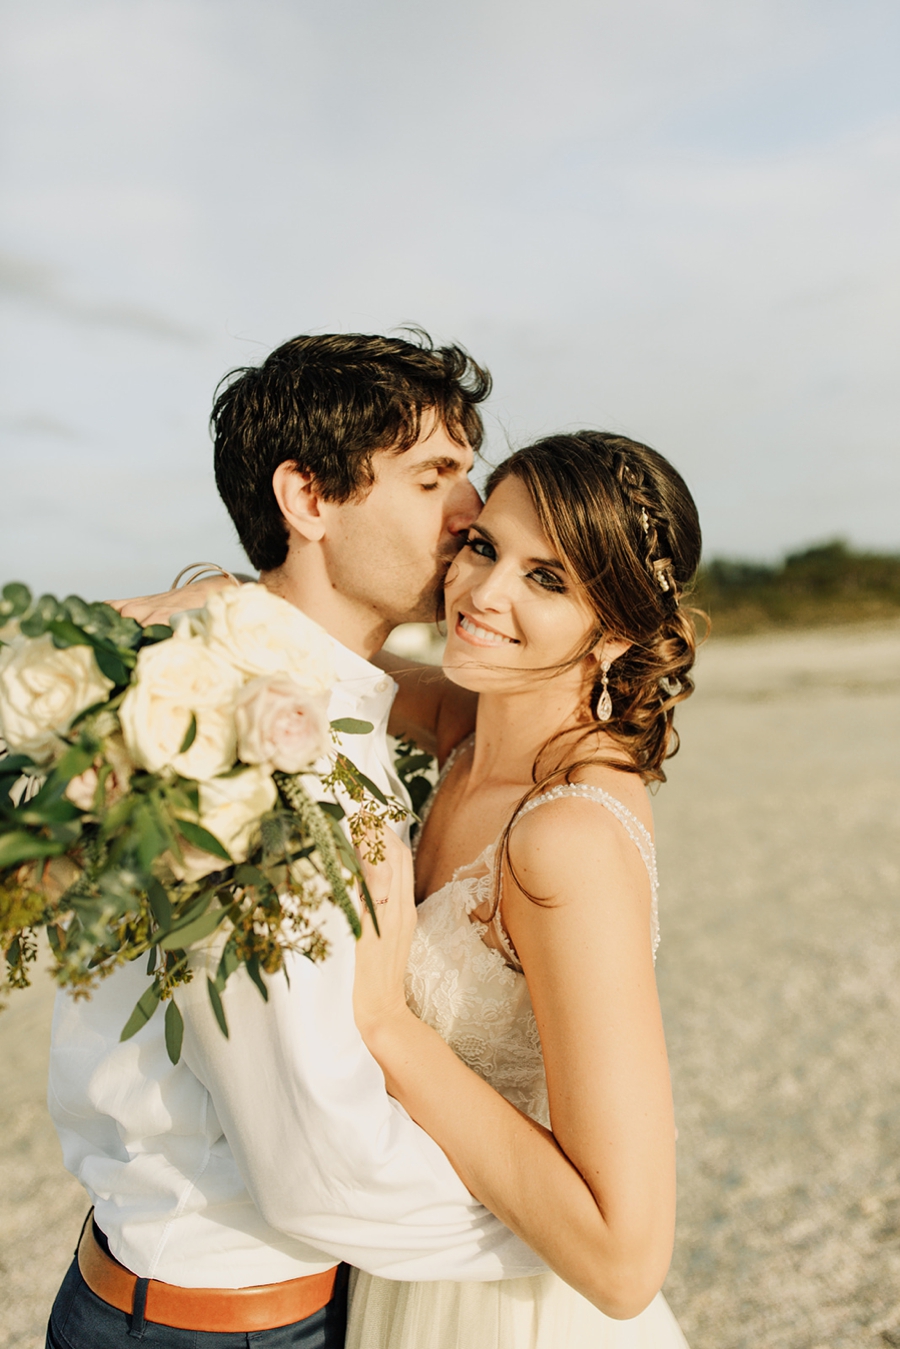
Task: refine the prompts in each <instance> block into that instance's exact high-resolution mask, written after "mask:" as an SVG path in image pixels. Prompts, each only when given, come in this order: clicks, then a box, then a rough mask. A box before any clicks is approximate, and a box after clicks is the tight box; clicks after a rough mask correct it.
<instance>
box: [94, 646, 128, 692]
mask: <svg viewBox="0 0 900 1349" xmlns="http://www.w3.org/2000/svg"><path fill="white" fill-rule="evenodd" d="M94 655H95V657H96V659H97V664H98V665H99V666H100V669H101V671H102V673H103V674H105V675H106V677H107V679H111V680H112V682H113V683H114V684H127V683H128V679H129V676H128V669H127V667H126V666H125V664H124V663H123V661H122V658H121V656H118V655H116V654H115V652H113V651H109V650H108V649H107V648H106V647H105V646H96V645H95V646H94Z"/></svg>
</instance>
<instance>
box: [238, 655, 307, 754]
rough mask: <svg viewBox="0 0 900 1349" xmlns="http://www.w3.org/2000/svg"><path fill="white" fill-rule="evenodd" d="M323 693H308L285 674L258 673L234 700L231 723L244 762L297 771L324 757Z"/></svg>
mask: <svg viewBox="0 0 900 1349" xmlns="http://www.w3.org/2000/svg"><path fill="white" fill-rule="evenodd" d="M327 707H328V695H327V694H326V693H319V694H313V695H310V694H308V693H307V692H306V690H305V689H304V688H303V687H302V686H301V685H300V684H298V683H297V681H296V680H295V679H293V678H292V677H291V676H290V675H288V674H277V675H260V676H259V677H258V678H256V679H251V680H250V682H249V683H248V684H245V685H244V687H243V688H242V689H241V691H240V693H239V694H238V697H237V702H236V704H235V709H234V722H235V728H236V730H237V747H238V755H239V757H240V758H241V759H242V760H243V762H244V763H249V764H265V765H267V766H268V767H269V768H270V769H272V768H279V769H280V770H281V771H282V772H283V773H299V772H301V771H302V770H303V769H304V768H309V767H310V766H311V765H312V764H313V763H314V762H315V760H316V759H318V758H319V757H320V756H321V755H323V754H325V753H327V751H328V747H329V743H330V735H329V726H328V717H327V715H326V712H327Z"/></svg>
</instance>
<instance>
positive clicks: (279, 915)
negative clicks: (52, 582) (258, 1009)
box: [0, 585, 406, 1062]
mask: <svg viewBox="0 0 900 1349" xmlns="http://www.w3.org/2000/svg"><path fill="white" fill-rule="evenodd" d="M333 680H334V671H333V668H332V645H331V641H330V639H329V637H328V635H327V634H326V633H325V632H324V631H323V630H322V629H321V628H320V627H319V626H318V625H317V624H315V623H314V622H312V620H311V619H309V618H307V617H306V616H305V615H304V614H302V613H301V612H300V611H299V610H298V609H295V608H294V607H293V606H292V605H290V604H288V603H287V602H286V601H284V600H281V599H278V598H277V597H276V596H274V595H271V594H270V593H269V592H268V591H267V590H266V589H265V588H264V587H263V586H260V585H244V586H241V587H240V588H235V589H233V590H226V591H223V592H221V593H219V594H217V595H214V596H213V597H212V598H211V599H210V600H209V602H208V604H207V605H206V607H205V608H204V609H202V610H197V611H194V612H192V613H189V614H183V615H180V616H179V617H178V618H177V619H176V621H175V625H174V629H173V628H169V627H162V626H156V627H148V628H141V627H140V626H139V625H138V624H137V623H135V622H134V620H132V619H128V618H122V617H121V615H119V614H118V613H117V612H116V611H115V610H114V609H112V608H110V607H109V606H108V605H105V604H87V603H85V602H84V601H83V600H80V599H78V598H77V597H75V596H71V597H69V598H68V599H67V600H64V601H62V602H60V601H58V600H56V599H54V598H53V596H50V595H44V596H42V597H41V598H40V599H38V600H36V601H33V600H32V597H31V594H30V592H29V591H28V589H27V588H26V587H25V586H23V585H8V586H6V587H5V588H4V589H3V591H2V598H0V738H2V742H5V751H4V749H3V745H2V743H0V755H2V757H0V944H2V947H3V949H4V951H5V953H6V961H7V986H8V987H10V986H11V987H25V986H27V984H28V982H29V979H28V974H29V966H30V965H31V964H32V962H33V961H34V960H35V959H36V956H37V934H38V931H39V929H40V928H42V927H43V928H45V929H46V932H47V936H48V938H49V941H50V946H51V949H52V952H53V956H54V960H55V975H56V978H57V980H58V982H59V983H60V984H61V985H63V986H66V987H68V988H70V989H71V990H72V991H73V992H74V993H75V995H76V996H77V995H79V994H82V995H85V996H86V995H88V994H89V992H90V990H91V989H92V988H93V987H94V985H95V984H96V982H97V980H99V979H100V978H102V977H103V976H104V975H106V974H108V973H110V972H111V971H112V970H114V969H115V968H116V967H117V966H118V965H120V964H122V963H123V962H124V961H128V960H135V959H138V958H140V957H143V958H145V959H146V961H147V972H148V974H152V975H153V982H152V983H151V984H150V986H149V988H148V989H147V991H146V992H145V993H144V995H143V996H142V997H141V999H140V1001H139V1002H138V1004H137V1006H136V1007H135V1008H134V1011H133V1012H132V1014H131V1017H130V1018H129V1020H128V1022H127V1024H126V1025H125V1027H124V1028H123V1031H122V1038H123V1039H127V1038H128V1037H129V1036H131V1035H133V1034H134V1033H135V1032H136V1031H138V1030H139V1029H140V1028H141V1026H143V1025H144V1024H145V1022H146V1021H148V1020H149V1019H150V1017H151V1016H152V1015H153V1014H154V1012H155V1011H156V1009H157V1007H158V1006H159V1004H160V1003H161V1002H166V1003H167V1010H166V1015H165V1034H166V1045H167V1047H168V1051H169V1055H170V1057H171V1058H172V1060H173V1062H176V1061H177V1060H178V1057H179V1055H180V1051H181V1041H182V1033H183V1024H182V1020H181V1015H180V1013H179V1011H178V1007H177V1005H176V1003H175V1001H174V1000H173V999H172V996H171V995H172V991H173V989H174V988H176V987H177V985H178V984H180V983H184V982H186V981H187V980H189V979H190V978H191V976H192V970H191V965H190V960H189V951H190V948H191V947H192V946H193V945H195V944H196V943H198V942H204V941H210V940H212V939H213V936H214V934H215V935H216V937H217V939H218V941H219V942H221V940H222V937H223V935H224V937H225V940H224V945H223V947H222V955H221V959H220V961H219V964H218V970H217V973H216V977H215V978H214V979H208V981H207V982H208V990H209V998H210V1002H211V1004H212V1008H213V1011H214V1013H215V1015H216V1018H217V1020H218V1022H219V1025H220V1027H221V1029H222V1031H223V1033H224V1034H226V1035H227V1034H228V1026H227V1021H226V1018H225V1012H224V1009H223V1005H222V996H221V995H222V992H223V990H224V987H225V984H226V982H227V980H228V978H229V976H230V975H231V974H232V973H233V972H234V971H235V970H236V969H237V968H238V966H240V965H244V966H246V969H247V973H248V974H249V976H250V978H251V979H252V980H253V981H254V983H255V984H256V986H257V988H258V989H259V992H260V994H261V995H262V997H263V998H267V997H268V992H267V989H266V984H265V981H264V979H263V977H262V976H263V973H265V974H273V973H275V972H276V971H278V970H280V969H281V968H282V967H283V963H284V956H285V953H286V952H287V951H299V952H301V953H302V954H304V955H306V956H308V957H309V958H310V959H312V960H322V959H324V958H325V956H326V955H327V944H326V942H325V940H324V938H323V936H322V934H321V932H320V931H319V930H318V928H317V926H316V922H315V912H316V910H317V909H318V908H320V906H321V905H322V904H323V902H331V903H333V904H335V905H337V906H338V907H339V908H340V909H341V910H342V912H343V913H344V914H345V916H346V919H347V922H348V923H349V925H350V927H351V929H352V930H353V932H354V933H355V934H356V935H357V936H358V935H359V932H360V925H359V917H358V913H357V908H356V905H355V903H354V900H353V897H352V894H351V889H352V886H353V883H354V881H355V882H356V883H357V884H358V885H359V887H360V890H361V892H362V894H363V897H364V899H365V902H366V904H367V905H368V906H369V907H370V911H371V912H372V914H373V918H374V910H371V899H370V897H369V894H368V891H367V889H366V886H365V882H364V880H363V877H362V874H361V869H360V865H359V860H358V857H357V854H356V852H355V851H354V849H353V847H352V846H351V844H350V842H349V841H348V839H347V837H346V836H345V834H344V832H343V829H342V828H341V820H342V819H344V816H345V812H344V809H343V808H342V807H341V806H340V805H338V804H337V803H336V802H335V801H334V800H333V799H321V798H322V797H323V795H325V796H329V797H334V795H335V794H336V793H337V794H338V795H340V796H342V797H343V799H344V800H345V801H347V803H348V807H349V813H348V824H349V829H350V834H351V838H352V839H353V841H354V842H356V843H358V844H360V845H362V846H364V847H365V848H366V849H367V855H369V856H374V857H376V858H377V855H378V853H379V851H380V847H381V842H380V840H381V838H382V833H381V831H382V830H383V828H384V825H385V821H386V820H389V819H399V818H402V816H403V815H404V814H406V810H405V807H404V806H403V805H402V804H401V803H400V802H399V801H397V800H394V799H389V798H387V797H385V796H384V794H383V793H382V792H381V791H380V790H379V789H378V787H377V786H376V785H375V784H374V783H372V782H371V781H369V779H368V778H366V777H365V776H364V775H363V774H362V773H360V772H359V770H358V769H356V767H355V766H354V765H353V763H352V762H351V761H350V760H349V759H348V758H347V757H346V756H345V755H344V754H342V753H341V752H339V750H338V747H337V745H336V743H335V741H336V737H337V735H338V734H343V735H353V734H365V733H366V732H367V731H370V730H371V729H372V728H371V726H370V725H369V723H367V722H361V721H355V720H352V719H344V720H341V721H337V722H333V723H331V724H329V722H328V720H327V715H326V709H327V705H328V697H329V691H330V689H331V685H332V683H333Z"/></svg>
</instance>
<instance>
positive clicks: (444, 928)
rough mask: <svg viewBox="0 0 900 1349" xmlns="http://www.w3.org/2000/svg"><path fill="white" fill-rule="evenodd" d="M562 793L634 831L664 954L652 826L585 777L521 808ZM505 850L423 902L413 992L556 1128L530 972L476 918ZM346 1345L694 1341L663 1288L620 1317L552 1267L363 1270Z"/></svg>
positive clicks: (520, 1100)
mask: <svg viewBox="0 0 900 1349" xmlns="http://www.w3.org/2000/svg"><path fill="white" fill-rule="evenodd" d="M460 748H461V747H460ZM453 757H455V756H451V759H450V760H448V762H447V763H446V764H445V766H444V772H443V773H442V775H441V777H442V778H443V777H444V775H445V774H446V772H447V770H448V769H449V768H450V764H451V762H452V759H453ZM560 796H580V797H587V798H588V799H590V800H593V801H596V802H597V803H598V805H600V806H602V807H605V808H606V809H607V810H609V811H611V812H612V814H613V815H615V817H616V818H617V819H618V820H619V821H620V822H621V823H622V825H623V827H624V828H625V829H626V830H627V832H628V834H629V835H630V837H631V838H632V839H633V841H634V843H635V844H636V846H637V848H638V849H639V851H640V854H641V857H642V858H643V860H644V863H645V865H646V867H647V870H648V872H649V874H650V883H651V887H652V892H653V910H652V919H651V926H652V931H651V933H650V934H648V935H649V938H650V940H652V942H653V949H654V953H655V951H656V946H657V943H658V940H659V935H658V934H659V925H658V920H657V905H656V891H657V878H656V860H655V854H654V849H653V843H652V840H651V838H650V835H649V834H648V832H647V830H646V829H645V827H644V826H643V824H642V823H641V822H640V820H638V819H637V818H636V817H635V816H634V815H633V814H632V813H631V811H629V810H628V809H627V808H626V807H625V806H623V805H622V803H621V802H620V801H617V800H616V798H615V797H613V796H610V795H609V794H608V793H607V792H605V791H603V790H602V788H600V787H591V786H587V785H584V784H573V785H572V786H568V787H566V786H563V787H555V788H552V789H551V790H550V791H549V792H547V793H545V794H544V795H542V796H539V797H536V798H534V799H532V800H531V801H530V802H528V804H527V805H526V806H525V807H524V809H523V811H522V814H524V813H525V812H526V811H528V810H533V809H536V808H537V807H539V806H540V805H542V804H543V803H544V802H545V801H548V800H551V799H556V798H558V797H560ZM433 799H434V795H432V798H431V800H433ZM430 804H431V801H429V803H428V805H429V806H430ZM426 815H427V807H426ZM496 851H497V844H496V843H494V844H491V845H490V847H488V848H486V849H485V851H484V852H483V853H482V854H481V856H480V857H478V858H476V859H475V861H474V862H472V863H471V864H469V865H468V866H464V867H460V868H459V869H458V870H457V871H456V872H455V873H454V875H453V877H452V878H451V880H450V881H448V883H447V884H446V885H444V886H443V887H442V888H441V889H440V890H438V891H436V892H435V893H434V894H433V895H429V896H428V898H427V899H426V900H424V902H423V903H422V904H421V905H420V906H419V921H418V925H417V927H416V932H415V936H414V939H413V944H412V950H411V952H410V958H409V966H408V969H407V977H406V995H407V1001H408V1002H409V1005H410V1006H411V1007H412V1009H413V1010H414V1011H415V1012H416V1014H417V1015H418V1016H419V1017H421V1019H422V1020H423V1021H425V1022H427V1024H428V1025H430V1026H433V1027H434V1029H435V1030H436V1031H438V1032H439V1034H440V1035H441V1037H442V1038H443V1039H444V1040H446V1042H447V1043H448V1044H449V1045H450V1046H451V1047H452V1048H453V1049H454V1050H455V1051H456V1053H457V1054H458V1055H459V1057H460V1058H461V1059H463V1060H464V1062H465V1063H467V1064H468V1065H469V1067H470V1068H472V1069H474V1071H475V1072H476V1073H478V1074H479V1075H480V1076H481V1077H483V1078H484V1079H485V1081H487V1082H490V1084H491V1085H492V1086H493V1087H495V1088H496V1090H497V1091H499V1092H500V1093H501V1094H502V1095H503V1096H505V1097H506V1099H507V1100H508V1101H511V1102H512V1104H513V1105H515V1106H518V1108H519V1109H520V1110H522V1111H524V1112H525V1113H526V1114H528V1115H530V1116H531V1117H532V1119H535V1120H538V1121H539V1122H540V1123H541V1124H544V1125H546V1126H547V1127H548V1128H549V1125H550V1115H549V1108H548V1101H547V1083H546V1079H545V1076H544V1064H543V1059H542V1057H541V1042H540V1036H539V1034H538V1029H537V1025H536V1024H535V1019H534V1013H533V1012H532V1009H531V1000H530V998H529V995H528V986H527V984H526V982H525V976H524V974H523V973H522V971H521V967H520V965H519V964H518V961H517V960H516V955H515V951H514V949H513V947H512V944H511V942H510V941H509V938H508V936H507V934H506V932H505V931H504V929H503V927H502V924H501V922H500V916H499V913H498V914H497V915H496V917H495V918H494V920H493V922H492V923H491V924H490V926H492V928H493V933H494V935H495V938H496V940H497V941H498V942H499V944H500V945H501V946H502V948H503V949H502V951H501V950H497V949H496V948H494V947H490V946H487V945H486V944H485V942H484V941H483V940H482V937H483V936H484V934H485V933H486V930H487V926H488V924H485V923H481V922H478V921H473V920H472V919H471V918H470V916H469V915H470V914H471V913H472V911H473V910H475V909H479V908H481V912H485V911H486V908H487V907H488V905H489V902H490V897H491V895H492V893H493V890H492V878H493V871H494V866H495V858H496ZM482 906H485V907H482ZM346 1349H687V1342H686V1340H685V1338H684V1336H683V1335H682V1333H681V1331H680V1329H679V1327H678V1323H677V1322H676V1320H675V1318H674V1316H673V1315H672V1313H671V1311H670V1310H669V1307H668V1304H667V1303H666V1301H665V1299H664V1297H663V1296H662V1294H661V1293H660V1294H658V1295H657V1297H656V1298H654V1300H653V1302H651V1304H650V1306H649V1307H648V1308H647V1309H646V1310H645V1311H643V1312H642V1313H641V1315H640V1316H637V1317H635V1318H634V1319H633V1320H630V1321H614V1320H612V1319H611V1318H610V1317H608V1316H604V1314H603V1313H602V1312H600V1311H598V1310H597V1308H596V1307H594V1306H593V1305H592V1304H591V1303H590V1302H588V1301H587V1300H586V1299H585V1298H583V1297H582V1296H581V1295H580V1294H579V1293H576V1292H575V1291H574V1289H572V1288H570V1287H569V1285H568V1284H567V1283H564V1282H563V1280H562V1279H560V1278H558V1277H557V1275H555V1274H552V1273H549V1272H548V1273H547V1274H541V1275H538V1276H536V1277H532V1278H525V1279H504V1280H500V1281H497V1282H491V1283H454V1282H449V1281H434V1282H423V1283H400V1282H396V1281H394V1280H390V1279H381V1278H378V1277H376V1276H373V1275H370V1274H365V1273H362V1272H359V1271H354V1273H353V1280H352V1282H351V1300H350V1321H349V1327H348V1331H347V1341H346Z"/></svg>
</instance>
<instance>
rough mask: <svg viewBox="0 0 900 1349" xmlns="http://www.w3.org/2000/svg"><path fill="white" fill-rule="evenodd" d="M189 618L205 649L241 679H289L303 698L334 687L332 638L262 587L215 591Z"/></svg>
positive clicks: (243, 586) (299, 612) (250, 586)
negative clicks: (302, 692) (270, 676)
mask: <svg viewBox="0 0 900 1349" xmlns="http://www.w3.org/2000/svg"><path fill="white" fill-rule="evenodd" d="M192 617H193V622H194V625H195V629H196V628H199V630H201V631H202V632H203V634H204V636H205V638H206V642H207V644H208V646H209V649H210V650H211V651H215V652H216V653H217V654H219V655H221V656H223V657H224V658H225V659H226V660H227V661H228V662H229V664H231V665H233V666H234V667H235V669H238V670H240V671H241V672H242V673H243V674H244V675H249V676H250V677H251V678H253V677H254V676H257V675H268V674H284V673H287V674H291V675H293V676H294V678H295V679H296V680H297V681H298V683H299V684H300V685H301V686H302V687H303V688H304V689H305V690H306V691H307V692H308V693H325V692H326V691H327V690H329V689H330V688H331V686H332V684H333V683H334V678H335V675H334V642H333V640H332V638H331V637H329V636H328V633H327V632H326V631H325V630H324V628H320V627H319V625H318V623H314V622H313V620H312V619H311V618H308V617H307V616H306V614H304V613H301V611H300V610H299V609H297V608H295V607H294V605H293V604H289V603H288V602H287V600H282V599H279V598H278V596H277V595H273V594H271V592H270V591H268V590H266V588H265V586H261V585H242V586H239V587H231V588H230V589H228V590H220V591H218V592H217V593H216V594H215V595H212V596H211V597H210V599H209V600H208V601H207V604H206V609H205V611H202V610H201V612H200V614H198V615H194V616H192Z"/></svg>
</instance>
